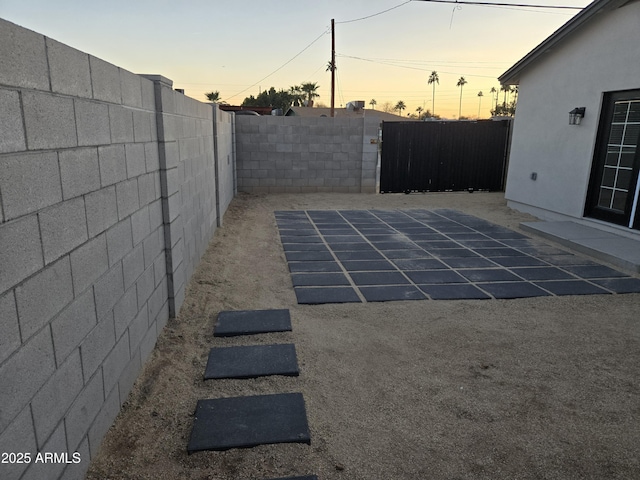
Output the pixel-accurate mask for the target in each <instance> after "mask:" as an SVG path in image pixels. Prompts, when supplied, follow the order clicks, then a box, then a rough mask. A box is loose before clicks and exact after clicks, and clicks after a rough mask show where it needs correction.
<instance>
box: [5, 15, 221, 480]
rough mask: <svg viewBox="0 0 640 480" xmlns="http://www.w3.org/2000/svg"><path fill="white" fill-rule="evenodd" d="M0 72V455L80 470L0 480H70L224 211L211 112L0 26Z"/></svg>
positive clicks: (151, 81)
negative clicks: (51, 458)
mask: <svg viewBox="0 0 640 480" xmlns="http://www.w3.org/2000/svg"><path fill="white" fill-rule="evenodd" d="M0 65H2V68H0V384H1V385H2V388H0V452H14V453H19V452H21V453H29V454H30V455H31V457H32V459H33V458H35V456H36V454H37V452H43V453H45V452H51V453H58V454H61V453H67V454H68V455H69V456H70V457H71V455H72V454H73V453H74V452H78V453H79V454H80V459H81V460H80V462H79V463H77V464H74V463H70V464H68V465H67V464H54V465H51V464H48V465H44V467H46V468H47V471H46V472H43V471H42V468H43V464H37V463H34V462H31V463H12V464H0V478H3V479H23V480H24V479H31V478H52V479H55V478H65V479H67V478H82V477H83V476H84V473H85V471H86V469H87V468H88V464H89V460H90V458H91V457H92V456H93V455H95V453H96V452H97V450H98V447H99V445H100V442H101V440H102V438H103V436H104V434H105V433H106V431H107V430H108V428H109V427H110V425H111V424H112V422H113V420H114V418H115V416H116V415H117V413H118V411H119V409H120V407H121V405H122V404H123V402H124V401H125V399H126V398H127V395H128V393H129V391H130V390H131V388H132V386H133V383H134V381H135V379H136V377H137V375H138V373H139V371H140V370H141V368H142V365H143V363H144V362H145V360H146V359H147V357H148V356H149V355H150V353H151V351H152V349H153V347H154V345H155V342H156V338H157V336H158V334H159V332H160V331H161V330H162V327H163V326H164V325H165V323H166V322H167V320H168V319H169V317H170V315H175V314H176V312H178V311H179V308H180V305H181V303H182V299H183V297H184V288H185V285H186V283H187V281H188V279H189V277H190V275H191V273H192V272H193V269H194V268H195V265H196V264H197V262H198V261H199V258H200V256H201V255H202V253H204V250H205V249H206V246H207V244H208V242H209V240H210V239H211V237H212V235H213V232H214V230H215V228H216V223H217V218H218V215H222V214H223V213H224V209H221V210H220V209H219V210H218V213H216V182H217V181H218V179H217V178H215V165H214V157H215V155H214V149H213V109H212V107H211V106H210V105H208V104H203V103H200V102H197V101H195V100H192V99H189V98H187V97H185V96H184V95H182V94H180V93H177V92H174V91H173V90H172V89H171V81H170V80H167V79H165V78H164V77H161V76H146V77H145V76H140V75H135V74H133V73H131V72H129V71H126V70H124V69H121V68H119V67H117V66H115V65H112V64H110V63H108V62H105V61H103V60H100V59H98V58H95V57H93V56H91V55H88V54H86V53H83V52H81V51H78V50H76V49H73V48H71V47H68V46H66V45H64V44H61V43H59V42H56V41H55V40H52V39H50V38H46V37H44V36H42V35H40V34H37V33H35V32H32V31H30V30H27V29H24V28H22V27H19V26H17V25H15V24H12V23H10V22H6V21H4V20H2V19H0ZM224 188H225V191H227V192H228V191H229V189H230V188H231V191H232V186H231V187H228V186H225V187H224Z"/></svg>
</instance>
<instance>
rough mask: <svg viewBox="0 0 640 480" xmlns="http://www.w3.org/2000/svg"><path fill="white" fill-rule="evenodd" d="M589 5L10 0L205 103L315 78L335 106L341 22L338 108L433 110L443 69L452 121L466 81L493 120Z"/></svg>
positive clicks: (547, 0)
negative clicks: (511, 78) (524, 72)
mask: <svg viewBox="0 0 640 480" xmlns="http://www.w3.org/2000/svg"><path fill="white" fill-rule="evenodd" d="M512 3H528V4H537V5H564V6H577V7H584V6H586V5H587V4H588V3H589V2H588V1H587V0H530V1H525V2H512ZM394 7H397V8H394ZM388 9H391V10H389V11H387V12H384V13H380V12H383V11H385V10H388ZM578 11H579V10H542V9H534V8H524V7H497V6H475V5H453V4H444V3H432V2H426V1H418V0H414V1H409V2H407V1H406V0H349V1H345V0H325V1H321V2H318V1H314V2H311V1H306V0H295V1H294V0H277V1H276V0H271V1H270V0H208V1H204V0H185V1H166V0H153V1H150V0H128V1H123V0H110V1H108V2H107V1H104V2H103V1H100V2H98V1H93V0H82V1H80V0H56V1H52V0H0V17H2V18H4V19H6V20H9V21H11V22H14V23H17V24H18V25H21V26H23V27H26V28H29V29H31V30H34V31H36V32H38V33H41V34H44V35H46V36H48V37H51V38H53V39H55V40H58V41H60V42H62V43H65V44H67V45H70V46H72V47H74V48H77V49H79V50H82V51H84V52H86V53H90V54H92V55H94V56H96V57H99V58H102V59H103V60H106V61H108V62H111V63H113V64H115V65H118V66H120V67H123V68H125V69H127V70H130V71H132V72H135V73H149V74H161V75H163V76H165V77H168V78H170V79H171V80H173V82H174V88H183V89H185V93H186V94H187V95H188V96H190V97H193V98H196V99H198V100H201V101H206V98H205V97H204V92H208V91H212V90H217V91H219V92H220V95H221V98H222V99H223V100H224V101H226V102H227V103H230V104H240V103H241V102H242V100H243V99H244V98H245V97H247V96H249V95H254V96H257V95H258V93H259V92H260V90H265V89H268V88H269V87H272V86H273V87H275V88H276V89H281V88H282V89H288V88H289V87H291V86H293V85H299V84H301V83H305V82H315V83H317V84H318V85H319V86H320V88H319V90H318V93H320V97H319V98H318V99H317V102H320V103H322V104H325V105H327V106H328V105H329V102H330V85H331V81H330V73H329V72H327V71H326V66H327V62H328V61H329V59H330V55H331V35H330V23H331V19H332V18H334V19H335V21H336V53H337V57H336V65H337V69H338V70H337V74H338V77H337V78H338V83H337V90H336V107H340V106H344V105H346V103H347V102H349V101H352V100H364V101H365V102H366V104H367V105H366V106H367V107H369V102H370V100H371V99H375V100H376V102H377V107H376V108H378V109H381V108H382V106H383V104H384V103H385V102H390V103H391V104H393V105H395V104H396V103H397V102H398V101H400V100H402V101H403V102H404V103H405V104H406V105H407V109H406V110H405V111H404V115H407V114H408V113H415V110H416V108H417V107H423V108H424V109H425V110H426V109H429V110H431V109H432V88H431V86H430V85H427V79H428V77H429V74H430V73H431V71H432V70H435V71H437V72H438V75H439V78H440V83H439V84H438V85H436V92H435V113H436V114H438V115H441V116H443V117H446V118H457V116H458V108H459V101H460V88H459V87H456V83H457V81H458V79H459V78H460V77H461V76H464V77H465V79H466V80H467V82H468V83H467V84H466V85H465V86H464V88H463V92H462V93H463V97H462V115H464V116H468V117H473V118H475V117H477V116H478V112H479V111H480V117H481V118H486V117H488V116H489V109H490V108H491V96H490V93H489V91H490V89H491V87H495V88H496V89H499V87H500V85H499V83H498V80H497V77H498V76H499V75H500V74H501V73H503V72H504V71H505V70H507V69H508V68H509V67H510V66H511V65H512V64H514V63H515V62H516V61H518V60H519V59H520V58H522V57H523V56H524V55H525V54H527V53H528V52H529V51H530V50H531V49H533V48H534V47H535V46H536V45H538V44H539V43H540V42H542V41H543V40H544V39H545V38H546V37H548V36H549V35H550V34H551V33H553V32H554V31H555V30H556V29H557V28H559V27H560V26H561V25H562V24H564V23H565V22H567V21H568V20H569V19H570V18H571V17H572V16H573V15H575V14H576V13H578ZM377 13H380V14H379V15H375V14H377ZM370 15H375V16H372V17H370V18H365V19H362V18H364V17H368V16H370ZM359 19H362V20H359ZM352 20H357V21H352ZM307 47H308V48H307ZM305 48H306V50H305ZM303 50H304V51H303ZM298 54H299V55H298ZM296 55H298V56H297V57H296ZM294 57H295V58H294ZM289 61H290V62H289ZM287 62H289V63H287ZM285 64H286V65H285ZM281 67H282V68H281ZM274 72H275V73H274ZM480 91H482V92H483V95H484V96H483V97H482V99H480V98H479V97H478V92H480ZM480 100H481V103H480ZM500 101H502V94H501V95H500Z"/></svg>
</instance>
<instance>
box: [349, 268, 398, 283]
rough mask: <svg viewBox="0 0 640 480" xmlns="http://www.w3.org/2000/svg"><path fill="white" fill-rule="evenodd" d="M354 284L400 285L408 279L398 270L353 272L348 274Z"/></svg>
mask: <svg viewBox="0 0 640 480" xmlns="http://www.w3.org/2000/svg"><path fill="white" fill-rule="evenodd" d="M349 275H350V276H351V279H352V280H353V282H354V283H355V284H356V285H358V286H359V285H402V284H408V283H409V281H408V280H407V279H406V277H405V276H404V275H402V274H401V273H400V272H397V271H396V272H354V273H350V274H349Z"/></svg>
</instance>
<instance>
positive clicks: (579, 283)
mask: <svg viewBox="0 0 640 480" xmlns="http://www.w3.org/2000/svg"><path fill="white" fill-rule="evenodd" d="M535 284H536V285H538V286H539V287H540V288H544V289H545V290H548V291H550V292H551V293H553V294H554V295H597V294H608V293H610V292H609V291H608V290H604V289H602V288H600V287H597V286H595V285H593V284H591V283H589V282H585V281H584V280H559V281H549V282H535Z"/></svg>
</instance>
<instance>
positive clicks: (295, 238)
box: [280, 234, 322, 244]
mask: <svg viewBox="0 0 640 480" xmlns="http://www.w3.org/2000/svg"><path fill="white" fill-rule="evenodd" d="M280 241H281V242H282V243H283V244H284V243H322V238H320V235H318V234H315V235H308V236H300V235H288V236H284V235H280Z"/></svg>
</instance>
